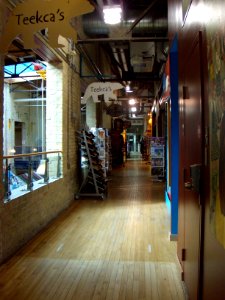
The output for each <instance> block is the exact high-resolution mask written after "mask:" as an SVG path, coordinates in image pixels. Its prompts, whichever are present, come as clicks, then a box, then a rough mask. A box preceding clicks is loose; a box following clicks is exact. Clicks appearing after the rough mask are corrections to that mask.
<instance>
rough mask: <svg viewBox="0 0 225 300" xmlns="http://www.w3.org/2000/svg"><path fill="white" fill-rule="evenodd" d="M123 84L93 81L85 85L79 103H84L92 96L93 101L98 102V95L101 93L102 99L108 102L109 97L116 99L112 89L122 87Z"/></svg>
mask: <svg viewBox="0 0 225 300" xmlns="http://www.w3.org/2000/svg"><path fill="white" fill-rule="evenodd" d="M122 88H123V85H122V84H120V83H118V82H93V83H91V84H89V86H88V87H87V89H86V91H85V94H84V97H83V99H82V101H81V103H83V104H84V103H86V102H87V100H88V99H89V98H90V97H92V99H93V101H94V102H100V101H99V99H98V96H101V95H103V96H104V100H105V101H106V102H108V101H109V100H110V99H112V100H117V95H116V94H115V93H114V91H116V90H119V89H122Z"/></svg>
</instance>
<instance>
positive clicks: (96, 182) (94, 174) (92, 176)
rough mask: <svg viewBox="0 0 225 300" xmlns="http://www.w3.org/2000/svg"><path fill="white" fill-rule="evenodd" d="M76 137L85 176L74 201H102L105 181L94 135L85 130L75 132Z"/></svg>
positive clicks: (104, 194)
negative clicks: (84, 198) (99, 199)
mask: <svg viewBox="0 0 225 300" xmlns="http://www.w3.org/2000/svg"><path fill="white" fill-rule="evenodd" d="M77 135H78V138H79V146H80V150H81V157H82V161H83V165H84V169H85V172H84V173H85V175H84V178H83V181H82V183H81V185H80V188H79V191H78V193H77V194H76V199H79V198H80V197H81V196H87V197H92V196H93V197H101V198H102V199H104V198H105V197H106V194H107V179H106V176H105V170H104V169H103V165H102V162H101V160H100V159H99V153H98V148H97V146H96V143H95V135H94V134H93V133H92V132H88V131H85V130H81V131H79V132H77Z"/></svg>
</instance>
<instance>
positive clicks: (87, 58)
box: [76, 45, 103, 80]
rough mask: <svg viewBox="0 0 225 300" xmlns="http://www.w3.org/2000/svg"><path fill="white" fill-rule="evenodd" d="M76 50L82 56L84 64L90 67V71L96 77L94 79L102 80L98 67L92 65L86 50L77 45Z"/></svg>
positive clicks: (92, 62)
mask: <svg viewBox="0 0 225 300" xmlns="http://www.w3.org/2000/svg"><path fill="white" fill-rule="evenodd" d="M76 48H77V50H78V51H79V53H80V54H81V55H83V56H84V58H85V60H86V62H87V63H88V65H89V66H90V67H91V69H92V70H93V71H94V73H95V75H96V78H98V79H100V80H103V74H102V72H101V71H100V69H99V68H98V66H97V65H96V64H95V63H94V61H93V60H92V59H91V58H90V56H89V54H88V53H87V50H86V49H85V47H84V46H82V45H77V46H76Z"/></svg>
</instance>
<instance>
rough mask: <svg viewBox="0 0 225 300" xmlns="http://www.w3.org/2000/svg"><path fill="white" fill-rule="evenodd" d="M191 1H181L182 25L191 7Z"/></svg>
mask: <svg viewBox="0 0 225 300" xmlns="http://www.w3.org/2000/svg"><path fill="white" fill-rule="evenodd" d="M191 2H192V0H182V14H183V16H182V17H183V24H184V23H185V19H186V17H187V13H188V10H189V8H190V6H191Z"/></svg>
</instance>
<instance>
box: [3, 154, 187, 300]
mask: <svg viewBox="0 0 225 300" xmlns="http://www.w3.org/2000/svg"><path fill="white" fill-rule="evenodd" d="M110 179H111V180H110V181H109V193H108V197H107V199H105V200H101V199H95V198H93V197H92V198H90V199H87V198H86V199H82V198H81V199H79V200H75V201H74V204H73V205H72V206H71V207H70V208H69V209H68V210H67V211H65V212H64V213H63V214H62V215H61V216H59V217H58V218H57V219H56V220H55V221H54V222H52V224H50V225H49V226H48V228H46V229H45V230H44V231H43V232H42V233H40V234H39V235H37V236H36V237H35V238H34V239H33V240H32V241H30V243H29V244H28V245H26V246H25V247H24V248H23V249H22V250H21V251H20V252H18V253H17V254H16V255H15V256H14V257H12V259H10V260H9V261H8V262H6V263H5V264H3V265H2V266H1V267H0V299H1V300H12V299H13V300H25V299H27V300H29V299H30V300H31V299H32V300H36V299H38V300H49V299H57V300H61V299H66V300H67V299H75V300H81V299H84V300H88V299H93V300H94V299H95V300H102V299H106V300H116V299H126V300H144V299H146V300H170V299H171V300H182V299H185V297H184V293H183V289H182V283H181V281H180V274H179V264H178V261H177V258H176V242H170V241H169V224H170V219H169V214H168V210H167V207H166V204H165V202H164V183H158V182H152V180H151V177H150V169H149V165H147V164H146V163H145V162H144V161H141V160H139V161H128V162H127V163H126V165H125V167H121V168H118V169H117V170H113V172H112V175H111V176H110Z"/></svg>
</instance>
